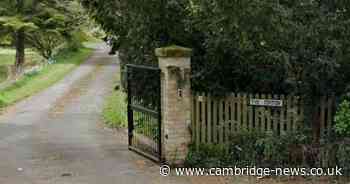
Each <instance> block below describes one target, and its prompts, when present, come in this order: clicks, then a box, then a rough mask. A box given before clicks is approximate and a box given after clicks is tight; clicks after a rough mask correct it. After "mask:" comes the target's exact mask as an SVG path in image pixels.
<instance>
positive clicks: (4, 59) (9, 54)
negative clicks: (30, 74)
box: [0, 48, 42, 83]
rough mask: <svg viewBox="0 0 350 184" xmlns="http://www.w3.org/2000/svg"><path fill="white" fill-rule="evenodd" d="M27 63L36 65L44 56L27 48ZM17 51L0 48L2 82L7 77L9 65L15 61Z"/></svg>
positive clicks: (0, 77) (27, 64)
mask: <svg viewBox="0 0 350 184" xmlns="http://www.w3.org/2000/svg"><path fill="white" fill-rule="evenodd" d="M25 52H26V54H25V61H26V62H25V65H26V66H34V65H36V64H38V63H40V61H41V60H42V57H41V56H40V55H39V54H38V53H37V52H35V51H33V50H32V49H26V51H25ZM15 56H16V51H15V49H12V48H11V49H10V48H0V83H1V82H4V81H5V80H6V79H7V75H8V73H7V66H9V65H13V64H14V63H15Z"/></svg>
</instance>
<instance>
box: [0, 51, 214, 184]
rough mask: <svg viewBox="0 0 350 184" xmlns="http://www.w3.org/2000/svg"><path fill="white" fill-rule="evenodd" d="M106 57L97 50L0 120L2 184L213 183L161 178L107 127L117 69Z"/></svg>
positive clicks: (121, 136) (155, 168)
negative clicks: (104, 113)
mask: <svg viewBox="0 0 350 184" xmlns="http://www.w3.org/2000/svg"><path fill="white" fill-rule="evenodd" d="M107 53H108V50H107V48H105V46H104V45H99V46H98V47H97V48H96V50H95V52H94V54H93V55H92V56H91V57H90V58H89V59H88V60H87V61H86V62H85V63H84V64H82V65H81V66H79V67H78V68H77V69H76V70H74V71H73V72H72V73H70V74H69V75H67V76H66V77H65V78H64V79H63V80H61V81H60V82H58V83H57V84H55V85H54V86H52V87H50V88H48V89H47V90H45V91H43V92H41V93H39V94H37V95H35V96H33V97H30V98H28V99H26V100H25V101H22V102H20V103H18V104H16V105H14V106H12V107H10V108H8V109H7V111H6V113H4V114H3V115H2V116H1V117H0V184H112V183H127V184H129V183H130V184H134V183H135V184H141V183H145V184H148V183H174V184H176V183H179V184H180V183H181V184H182V183H208V182H209V180H207V179H205V181H206V182H203V180H201V179H200V180H199V178H190V177H161V176H160V175H159V166H158V165H156V164H154V163H153V162H151V161H148V160H147V159H144V158H143V157H141V156H139V155H137V154H135V153H133V152H130V151H129V150H128V148H127V137H126V136H125V135H124V134H123V133H119V132H116V131H113V130H110V129H108V128H105V127H104V126H103V123H102V122H101V116H100V114H101V107H102V104H103V99H104V97H105V96H106V95H107V94H108V93H109V92H110V91H111V90H112V89H113V86H114V85H115V84H113V76H115V72H116V71H117V69H118V59H117V58H116V57H112V56H108V54H107ZM210 183H212V182H210ZM215 183H217V182H215Z"/></svg>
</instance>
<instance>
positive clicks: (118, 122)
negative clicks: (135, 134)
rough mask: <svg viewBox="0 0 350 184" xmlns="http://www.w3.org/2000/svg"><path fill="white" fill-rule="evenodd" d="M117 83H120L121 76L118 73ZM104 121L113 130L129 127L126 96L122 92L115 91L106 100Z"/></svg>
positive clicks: (103, 114)
mask: <svg viewBox="0 0 350 184" xmlns="http://www.w3.org/2000/svg"><path fill="white" fill-rule="evenodd" d="M115 78H116V83H120V74H119V72H117V76H116V77H115ZM102 117H103V121H104V122H105V123H106V124H107V125H108V126H109V127H112V128H124V127H127V121H128V120H127V118H128V117H127V104H126V94H125V93H124V92H123V91H122V90H113V91H112V93H111V94H110V96H108V97H107V98H106V100H105V103H104V106H103V111H102Z"/></svg>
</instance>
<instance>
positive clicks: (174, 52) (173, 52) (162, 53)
mask: <svg viewBox="0 0 350 184" xmlns="http://www.w3.org/2000/svg"><path fill="white" fill-rule="evenodd" d="M191 55H192V49H189V48H185V47H180V46H177V45H172V46H169V47H162V48H157V49H156V56H157V57H191Z"/></svg>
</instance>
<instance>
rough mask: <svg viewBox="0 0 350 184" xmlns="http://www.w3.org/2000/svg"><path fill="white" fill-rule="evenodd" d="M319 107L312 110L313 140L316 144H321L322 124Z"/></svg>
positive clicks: (316, 106)
mask: <svg viewBox="0 0 350 184" xmlns="http://www.w3.org/2000/svg"><path fill="white" fill-rule="evenodd" d="M319 112H320V111H319V108H318V105H315V106H314V107H313V109H312V138H313V142H314V144H316V145H318V144H319V143H320V132H321V122H320V113H319Z"/></svg>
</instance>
